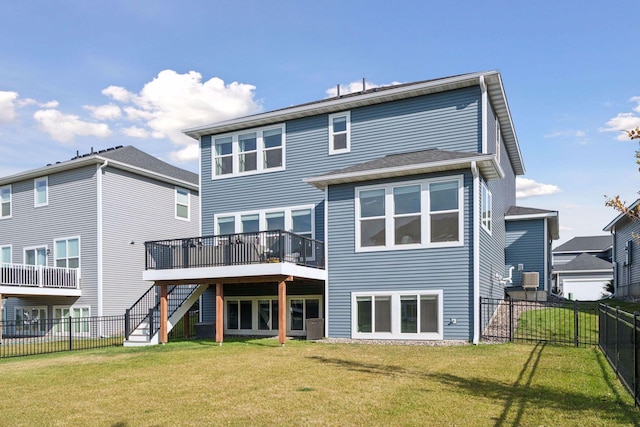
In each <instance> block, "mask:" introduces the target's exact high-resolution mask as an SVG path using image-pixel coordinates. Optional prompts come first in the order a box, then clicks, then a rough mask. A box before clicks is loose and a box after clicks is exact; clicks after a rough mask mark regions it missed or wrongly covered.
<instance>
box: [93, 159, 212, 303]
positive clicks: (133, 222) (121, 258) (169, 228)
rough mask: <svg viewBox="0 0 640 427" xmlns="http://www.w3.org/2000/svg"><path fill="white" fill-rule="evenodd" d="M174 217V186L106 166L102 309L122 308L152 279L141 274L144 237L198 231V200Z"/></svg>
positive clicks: (171, 236) (192, 199)
mask: <svg viewBox="0 0 640 427" xmlns="http://www.w3.org/2000/svg"><path fill="white" fill-rule="evenodd" d="M199 199H200V198H199V195H198V193H197V192H193V191H191V194H190V196H189V201H190V220H189V221H185V220H182V219H176V218H175V186H174V185H172V184H168V183H164V182H160V181H157V180H153V179H151V178H147V177H142V176H139V175H136V174H133V173H130V172H126V171H122V170H119V169H115V168H111V167H107V168H106V169H105V170H104V173H103V185H102V200H103V206H102V219H103V314H104V315H119V314H123V313H124V311H125V309H126V308H129V307H130V306H131V304H133V303H134V302H135V301H136V300H137V299H138V298H139V297H140V296H142V294H143V293H144V292H145V291H146V290H147V289H149V287H150V286H151V285H152V283H151V282H145V281H143V280H142V272H143V271H144V265H145V264H144V263H145V248H144V242H145V241H149V240H161V239H174V238H181V237H192V236H197V235H198V234H199V221H200V217H199V215H200V203H199Z"/></svg>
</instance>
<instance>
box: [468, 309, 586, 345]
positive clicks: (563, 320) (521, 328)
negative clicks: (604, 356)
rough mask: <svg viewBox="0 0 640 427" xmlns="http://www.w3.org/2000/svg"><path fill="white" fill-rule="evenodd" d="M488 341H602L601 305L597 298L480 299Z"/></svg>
mask: <svg viewBox="0 0 640 427" xmlns="http://www.w3.org/2000/svg"><path fill="white" fill-rule="evenodd" d="M480 326H481V331H482V336H481V339H482V341H485V342H547V343H552V344H561V345H571V346H575V347H587V346H596V345H598V305H597V303H594V302H578V301H558V302H538V301H514V300H512V299H509V298H507V299H492V298H481V299H480Z"/></svg>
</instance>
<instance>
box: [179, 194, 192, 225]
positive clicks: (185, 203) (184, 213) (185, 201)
mask: <svg viewBox="0 0 640 427" xmlns="http://www.w3.org/2000/svg"><path fill="white" fill-rule="evenodd" d="M189 196H190V193H189V190H186V189H184V188H180V187H176V218H177V219H186V220H188V219H189V218H190V213H191V212H190V208H189V204H190V203H189V202H190V197H189Z"/></svg>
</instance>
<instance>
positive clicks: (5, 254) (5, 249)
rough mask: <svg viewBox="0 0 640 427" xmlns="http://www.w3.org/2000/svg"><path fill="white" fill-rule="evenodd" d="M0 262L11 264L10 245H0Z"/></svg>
mask: <svg viewBox="0 0 640 427" xmlns="http://www.w3.org/2000/svg"><path fill="white" fill-rule="evenodd" d="M0 264H11V245H6V246H0Z"/></svg>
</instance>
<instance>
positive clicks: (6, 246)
mask: <svg viewBox="0 0 640 427" xmlns="http://www.w3.org/2000/svg"><path fill="white" fill-rule="evenodd" d="M5 248H9V264H12V263H13V245H11V244H8V245H0V263H2V250H3V249H5Z"/></svg>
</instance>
